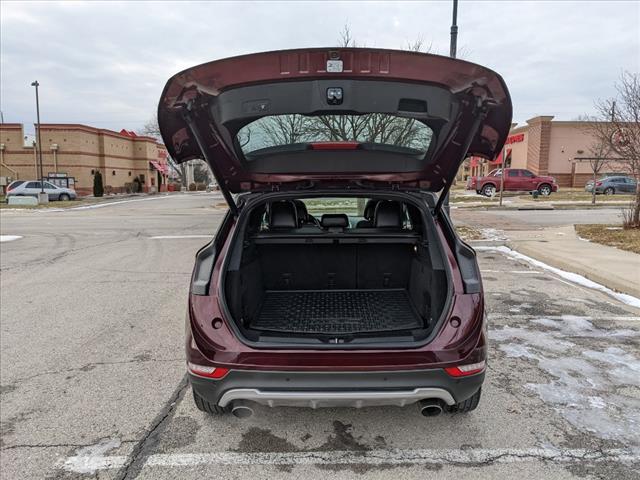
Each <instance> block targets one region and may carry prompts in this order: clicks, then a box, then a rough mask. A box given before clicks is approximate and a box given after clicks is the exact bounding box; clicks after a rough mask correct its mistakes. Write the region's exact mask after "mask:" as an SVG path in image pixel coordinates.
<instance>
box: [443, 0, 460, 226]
mask: <svg viewBox="0 0 640 480" xmlns="http://www.w3.org/2000/svg"><path fill="white" fill-rule="evenodd" d="M457 48H458V0H453V18H452V19H451V43H450V45H449V56H450V57H451V58H456V50H457ZM453 180H454V179H452V180H451V181H452V182H453ZM449 191H450V190H449ZM449 191H448V192H447V196H446V197H444V202H443V206H444V209H445V210H446V211H447V213H449Z"/></svg>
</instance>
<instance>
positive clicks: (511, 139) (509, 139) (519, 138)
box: [505, 133, 524, 145]
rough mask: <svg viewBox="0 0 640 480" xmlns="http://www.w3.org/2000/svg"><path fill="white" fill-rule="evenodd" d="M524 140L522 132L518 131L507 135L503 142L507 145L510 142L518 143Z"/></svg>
mask: <svg viewBox="0 0 640 480" xmlns="http://www.w3.org/2000/svg"><path fill="white" fill-rule="evenodd" d="M523 141H524V133H518V134H516V135H511V136H510V137H507V141H506V142H505V143H506V144H507V145H509V144H511V143H520V142H523Z"/></svg>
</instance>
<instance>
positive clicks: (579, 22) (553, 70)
mask: <svg viewBox="0 0 640 480" xmlns="http://www.w3.org/2000/svg"><path fill="white" fill-rule="evenodd" d="M451 4H452V2H451V1H443V2H417V1H415V2H407V3H404V2H365V1H356V2H346V1H345V2H335V3H334V2H294V1H288V2H276V1H270V2H256V3H252V2H218V3H206V2H203V3H200V2H192V3H188V2H175V3H174V2H168V1H163V2H129V3H116V2H91V3H80V2H66V3H64V2H63V3H54V2H43V3H39V2H16V1H3V2H1V3H0V9H1V10H0V21H1V30H0V36H1V37H0V57H1V58H0V109H1V110H2V113H3V116H4V121H5V122H22V123H25V124H31V126H28V127H27V130H28V131H32V130H33V126H32V124H33V123H34V122H35V101H34V92H33V88H32V87H30V83H31V82H32V81H33V80H36V79H37V80H38V81H39V82H40V84H41V86H40V99H41V101H40V106H41V117H42V122H43V123H53V122H56V123H83V124H88V125H93V126H96V127H102V128H110V129H114V130H120V129H121V128H127V129H132V130H137V129H140V128H141V127H142V126H143V125H144V123H146V122H147V121H148V120H149V119H150V118H151V117H152V116H153V115H154V114H155V110H156V107H157V102H158V99H159V96H160V93H161V91H162V88H163V86H164V83H165V82H166V80H167V79H168V78H169V77H170V76H171V75H173V74H174V73H176V72H178V71H179V70H181V69H184V68H187V67H189V66H192V65H196V64H199V63H202V62H206V61H209V60H214V59H218V58H224V57H229V56H233V55H238V54H244V53H252V52H258V51H264V50H276V49H286V48H296V47H317V46H334V45H336V42H337V39H338V37H339V34H340V31H341V30H342V28H343V25H344V24H345V23H348V24H349V25H350V28H351V32H352V35H353V36H354V38H355V39H356V41H357V42H358V44H359V45H364V46H368V47H384V48H401V47H403V46H406V44H407V42H412V41H415V40H416V39H422V40H423V42H424V44H425V45H431V46H432V51H435V53H439V54H443V55H448V52H449V28H450V24H451ZM458 24H459V29H460V33H459V37H458V47H459V51H460V52H461V54H462V56H463V57H464V58H465V59H466V60H469V61H472V62H476V63H480V64H483V65H486V66H488V67H490V68H493V69H494V70H496V71H498V72H499V73H500V74H502V76H503V77H504V78H505V80H506V82H507V85H508V87H509V89H510V91H511V95H512V98H513V104H514V121H517V122H520V123H521V122H524V121H525V120H526V119H528V118H531V117H533V116H535V115H555V117H556V119H560V120H571V119H573V118H575V117H577V116H578V115H581V114H585V113H590V112H592V110H593V100H594V99H595V98H598V97H607V96H611V95H613V93H614V90H613V84H614V82H615V80H616V78H617V77H618V76H619V74H620V72H621V71H622V70H623V69H626V70H630V71H634V72H638V71H640V2H637V1H634V2H631V1H630V2H613V1H583V2H569V1H566V2H563V1H547V2H544V1H535V2H519V1H518V2H508V1H493V2H492V1H471V0H461V1H460V6H459V16H458Z"/></svg>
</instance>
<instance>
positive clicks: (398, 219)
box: [373, 200, 402, 228]
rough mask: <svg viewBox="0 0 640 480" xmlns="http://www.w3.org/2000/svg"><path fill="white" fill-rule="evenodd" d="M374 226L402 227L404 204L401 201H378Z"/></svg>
mask: <svg viewBox="0 0 640 480" xmlns="http://www.w3.org/2000/svg"><path fill="white" fill-rule="evenodd" d="M373 226H374V227H376V228H402V206H401V205H400V203H398V202H391V201H388V200H384V201H381V202H380V203H378V206H377V207H376V214H375V219H374V221H373Z"/></svg>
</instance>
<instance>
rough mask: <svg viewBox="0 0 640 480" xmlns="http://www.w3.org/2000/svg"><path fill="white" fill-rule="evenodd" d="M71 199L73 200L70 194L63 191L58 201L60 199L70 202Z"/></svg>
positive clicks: (60, 200)
mask: <svg viewBox="0 0 640 480" xmlns="http://www.w3.org/2000/svg"><path fill="white" fill-rule="evenodd" d="M69 200H71V197H70V196H69V195H68V194H66V193H61V194H60V195H59V196H58V201H59V202H68V201H69Z"/></svg>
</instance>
